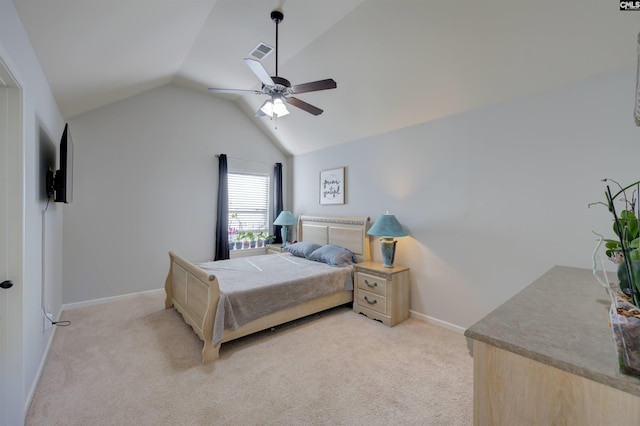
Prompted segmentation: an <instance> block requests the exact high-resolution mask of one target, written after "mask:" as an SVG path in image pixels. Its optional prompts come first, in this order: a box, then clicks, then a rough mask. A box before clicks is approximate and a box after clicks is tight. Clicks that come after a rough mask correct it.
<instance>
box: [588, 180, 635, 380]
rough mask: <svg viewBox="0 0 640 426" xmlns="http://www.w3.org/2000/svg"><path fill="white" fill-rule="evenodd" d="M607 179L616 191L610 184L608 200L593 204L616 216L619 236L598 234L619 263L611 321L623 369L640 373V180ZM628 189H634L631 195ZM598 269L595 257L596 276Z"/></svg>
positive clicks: (610, 256)
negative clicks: (620, 205)
mask: <svg viewBox="0 0 640 426" xmlns="http://www.w3.org/2000/svg"><path fill="white" fill-rule="evenodd" d="M603 181H604V182H609V181H610V182H613V183H614V184H615V185H616V187H615V188H614V189H615V192H613V191H612V190H611V187H610V186H609V185H607V188H606V189H607V190H606V192H605V198H606V203H604V202H598V203H592V204H590V206H591V205H593V204H603V205H605V206H607V208H608V209H609V212H610V213H611V214H612V216H613V233H614V234H615V235H616V238H614V239H607V238H604V237H603V236H601V235H600V234H597V235H600V241H599V242H598V247H599V246H600V244H601V243H602V242H604V243H605V254H606V255H607V257H608V258H609V259H610V260H612V261H613V262H614V263H616V264H617V265H618V266H617V276H618V281H619V282H618V283H611V284H609V286H610V288H608V289H607V290H608V291H609V294H610V296H611V300H612V303H611V309H610V311H609V320H610V323H611V330H612V332H613V338H614V341H615V343H616V347H617V350H618V364H619V365H620V370H621V371H622V372H623V373H627V374H633V375H640V222H639V221H638V216H640V214H639V213H640V212H639V210H640V206H639V205H638V202H637V195H638V192H639V190H640V181H638V182H634V183H632V184H631V185H628V186H626V187H622V185H620V184H619V183H618V182H616V181H613V180H611V179H604V180H603ZM628 191H630V192H631V195H630V196H629V195H628V194H627V192H628ZM617 201H622V202H623V206H622V208H620V209H618V208H617V206H616V202H617ZM596 250H597V248H596ZM594 256H595V252H594ZM595 269H596V262H595V259H594V275H596V271H595ZM596 277H597V275H596ZM599 281H600V280H599ZM600 282H601V283H602V284H603V285H607V284H606V283H605V282H602V281H600Z"/></svg>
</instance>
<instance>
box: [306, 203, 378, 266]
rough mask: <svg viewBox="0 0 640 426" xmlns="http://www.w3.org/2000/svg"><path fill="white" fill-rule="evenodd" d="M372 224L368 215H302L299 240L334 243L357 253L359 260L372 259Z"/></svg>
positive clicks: (323, 243)
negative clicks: (370, 237)
mask: <svg viewBox="0 0 640 426" xmlns="http://www.w3.org/2000/svg"><path fill="white" fill-rule="evenodd" d="M370 225H371V223H370V221H369V218H368V217H367V216H311V215H302V214H301V215H300V218H299V219H298V241H308V242H312V243H316V244H322V245H325V244H334V245H336V246H340V247H344V248H347V249H349V250H351V252H352V253H353V254H355V255H356V258H357V259H358V262H363V261H365V260H371V242H370V240H369V235H368V234H367V231H368V230H369V226H370Z"/></svg>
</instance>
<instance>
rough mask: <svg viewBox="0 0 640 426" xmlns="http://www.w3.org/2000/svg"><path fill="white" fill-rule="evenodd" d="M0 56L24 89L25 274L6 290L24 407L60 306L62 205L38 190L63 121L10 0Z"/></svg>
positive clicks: (3, 2) (4, 8)
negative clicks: (16, 316)
mask: <svg viewBox="0 0 640 426" xmlns="http://www.w3.org/2000/svg"><path fill="white" fill-rule="evenodd" d="M0 58H2V60H3V61H4V62H5V63H6V65H7V66H8V67H9V70H10V71H11V72H12V73H13V74H14V76H15V78H16V80H18V83H19V84H20V86H21V87H22V89H23V138H24V185H25V187H24V190H25V203H24V227H25V229H24V242H25V245H24V253H23V256H24V258H23V260H24V263H23V268H24V273H23V280H22V283H20V284H17V285H16V286H14V288H12V289H11V290H10V291H20V292H21V296H22V322H21V323H18V324H12V325H11V326H12V327H20V328H21V329H22V336H23V337H22V346H21V347H14V348H10V350H15V351H20V353H21V356H20V357H18V358H19V359H21V361H22V363H23V364H22V365H19V366H16V368H18V369H20V370H22V371H21V373H20V374H21V376H22V377H23V383H22V387H21V389H16V390H15V392H19V393H20V394H21V396H22V398H21V399H22V401H23V402H24V404H25V405H26V404H28V403H29V401H30V397H31V395H32V392H33V391H34V389H35V388H34V387H35V385H36V381H37V379H38V376H39V373H40V371H41V370H40V369H41V365H42V362H43V359H44V358H43V357H44V353H45V350H46V347H47V345H48V344H49V342H50V340H51V337H52V331H53V330H50V331H47V332H43V327H42V306H43V305H44V306H48V307H49V309H50V310H51V311H52V312H53V313H54V314H57V313H58V312H59V311H60V307H61V304H62V268H61V265H62V212H63V210H64V207H62V206H60V205H51V206H49V209H48V210H47V211H46V212H44V210H45V206H46V197H45V196H43V193H42V191H43V178H44V171H45V170H46V167H47V166H48V165H51V161H53V165H54V166H55V161H56V158H57V150H58V143H59V138H60V135H61V134H62V129H63V127H64V121H63V119H62V116H61V114H60V112H59V110H58V108H57V106H56V104H55V101H54V99H53V95H52V94H51V90H50V88H49V85H48V83H47V80H46V78H45V77H44V74H43V72H42V69H41V67H40V64H39V63H38V60H37V58H36V56H35V53H34V52H33V49H32V47H31V44H30V42H29V39H28V37H27V35H26V33H25V32H24V29H23V27H22V23H21V22H20V19H19V17H18V14H17V13H16V11H15V9H14V7H13V4H12V2H11V1H9V0H0ZM52 155H53V157H52ZM43 167H44V169H43ZM25 408H27V407H26V406H25Z"/></svg>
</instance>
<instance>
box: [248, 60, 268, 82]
mask: <svg viewBox="0 0 640 426" xmlns="http://www.w3.org/2000/svg"><path fill="white" fill-rule="evenodd" d="M244 62H245V63H246V64H247V66H248V67H249V68H250V69H251V71H253V73H254V74H255V75H256V76H257V77H258V78H259V79H260V81H261V82H262V83H263V84H264V85H266V86H273V84H274V83H273V80H272V79H271V76H270V75H269V73H268V72H267V70H266V69H264V66H263V65H262V62H260V61H259V60H257V59H253V58H244Z"/></svg>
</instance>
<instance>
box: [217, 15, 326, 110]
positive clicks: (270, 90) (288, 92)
mask: <svg viewBox="0 0 640 426" xmlns="http://www.w3.org/2000/svg"><path fill="white" fill-rule="evenodd" d="M283 19H284V14H283V13H282V12H281V11H279V10H274V11H272V12H271V20H272V21H273V22H275V24H276V75H275V76H270V75H269V73H268V72H267V70H266V69H265V68H264V66H263V65H262V62H260V61H259V60H258V59H254V58H244V62H245V63H246V64H247V66H248V67H249V69H251V71H253V73H254V74H255V75H256V76H257V77H258V79H260V81H261V82H262V90H243V89H216V88H210V89H209V92H212V93H235V94H241V95H242V94H248V93H253V94H256V95H269V96H270V99H267V100H266V101H265V102H264V103H263V104H262V106H261V107H260V109H258V111H257V112H256V115H257V116H265V115H268V116H269V117H273V116H276V117H282V116H284V115H287V114H289V111H288V110H287V107H286V105H285V102H286V103H287V104H289V105H293V106H295V107H297V108H300V109H301V110H304V111H306V112H308V113H310V114H313V115H320V114H322V112H323V111H322V110H321V109H320V108H318V107H316V106H313V105H311V104H309V103H307V102H305V101H302V100H300V99H298V98H295V97H293V96H292V95H297V94H300V93H308V92H316V91H319V90H327V89H335V88H336V87H337V85H336V82H335V81H334V80H333V79H331V78H328V79H326V80H318V81H312V82H309V83H303V84H296V85H294V86H292V85H291V83H290V82H289V80H287V79H286V78H283V77H280V76H278V25H279V24H280V22H282V21H283ZM267 54H268V53H267Z"/></svg>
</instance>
